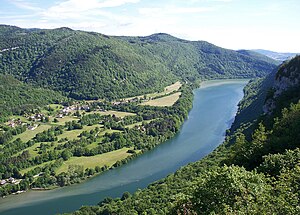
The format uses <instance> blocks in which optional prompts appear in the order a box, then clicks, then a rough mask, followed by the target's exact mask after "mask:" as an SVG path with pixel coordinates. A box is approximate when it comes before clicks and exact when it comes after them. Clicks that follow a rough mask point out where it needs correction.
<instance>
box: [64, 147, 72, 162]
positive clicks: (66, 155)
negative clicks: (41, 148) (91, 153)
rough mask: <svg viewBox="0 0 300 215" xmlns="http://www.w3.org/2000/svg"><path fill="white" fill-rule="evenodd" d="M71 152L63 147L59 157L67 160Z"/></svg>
mask: <svg viewBox="0 0 300 215" xmlns="http://www.w3.org/2000/svg"><path fill="white" fill-rule="evenodd" d="M72 155H73V154H72V152H70V150H68V149H65V150H64V151H63V152H62V153H61V157H62V158H63V159H64V160H65V161H66V160H69V159H70V158H71V157H72Z"/></svg>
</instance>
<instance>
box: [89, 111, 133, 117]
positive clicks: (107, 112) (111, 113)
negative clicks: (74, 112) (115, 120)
mask: <svg viewBox="0 0 300 215" xmlns="http://www.w3.org/2000/svg"><path fill="white" fill-rule="evenodd" d="M94 113H99V114H102V115H115V116H116V117H119V118H123V117H125V116H134V115H136V114H135V113H130V112H122V111H114V110H110V111H91V112H87V113H86V114H94Z"/></svg>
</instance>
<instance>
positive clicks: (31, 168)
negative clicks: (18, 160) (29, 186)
mask: <svg viewBox="0 0 300 215" xmlns="http://www.w3.org/2000/svg"><path fill="white" fill-rule="evenodd" d="M52 162H53V161H48V162H45V163H42V164H39V165H36V166H31V167H29V168H26V169H22V170H21V171H20V173H21V174H22V175H23V174H24V173H26V172H29V171H30V170H33V169H34V168H36V167H43V166H46V165H47V164H50V163H52Z"/></svg>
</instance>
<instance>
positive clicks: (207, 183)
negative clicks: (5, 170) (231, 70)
mask: <svg viewBox="0 0 300 215" xmlns="http://www.w3.org/2000/svg"><path fill="white" fill-rule="evenodd" d="M299 62H300V57H299V56H298V57H296V58H294V59H292V60H291V61H289V62H287V63H285V64H283V65H281V66H280V68H279V69H278V71H277V72H276V74H275V76H274V80H273V81H272V82H269V84H270V83H272V84H271V85H270V86H269V87H268V88H267V87H265V86H266V85H264V82H268V80H267V79H268V78H269V77H268V78H266V79H264V80H258V81H257V82H251V83H250V84H249V86H248V87H247V88H246V97H245V98H246V100H244V101H243V102H242V103H241V104H240V110H239V115H241V114H243V110H244V109H246V108H247V107H249V106H251V105H253V103H255V104H256V107H255V108H256V109H257V110H258V109H260V110H261V114H260V115H259V116H258V117H256V118H255V121H254V122H253V118H251V119H250V120H248V121H247V120H246V118H244V119H243V123H242V124H247V123H249V124H253V125H252V131H253V132H252V135H250V137H249V138H248V139H246V138H245V136H246V135H245V134H244V133H243V128H236V129H235V130H234V131H233V132H232V134H231V135H230V136H228V137H227V139H226V141H225V142H224V143H223V144H222V145H221V146H220V147H218V148H217V149H216V150H215V151H214V152H213V153H212V154H210V155H209V156H207V157H206V158H205V159H203V160H201V161H198V162H195V163H192V164H190V165H188V166H186V167H183V168H182V169H180V170H179V171H177V172H176V173H174V174H172V175H170V176H168V177H166V178H165V179H163V180H160V181H158V182H156V183H154V184H151V185H149V186H148V188H146V189H144V190H140V191H137V192H135V193H134V194H133V195H130V194H128V193H124V195H123V196H122V198H121V199H111V198H107V199H105V200H103V201H102V202H100V203H99V205H98V206H93V207H88V206H86V207H82V208H81V209H80V210H79V211H77V212H75V213H74V214H299V213H300V208H299V205H300V198H299V195H300V186H299V181H300V166H299V164H300V153H299V146H300V142H299V139H300V136H299V135H300V101H299V99H300V93H299V92H300V91H299V86H300V84H299V75H300V64H299ZM247 93H248V94H247ZM250 94H252V96H249V95H250ZM261 96H262V97H264V99H263V101H264V102H257V99H256V98H258V97H261Z"/></svg>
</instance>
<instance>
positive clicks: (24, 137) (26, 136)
mask: <svg viewBox="0 0 300 215" xmlns="http://www.w3.org/2000/svg"><path fill="white" fill-rule="evenodd" d="M49 128H51V125H47V124H41V125H39V126H38V127H37V128H36V129H34V130H32V131H31V130H26V131H25V132H23V133H22V134H18V135H16V136H15V137H14V139H13V140H15V139H17V138H20V139H21V140H22V141H23V142H27V141H29V140H31V139H32V138H34V137H35V135H36V134H38V133H41V132H43V131H46V130H47V129H49Z"/></svg>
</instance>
